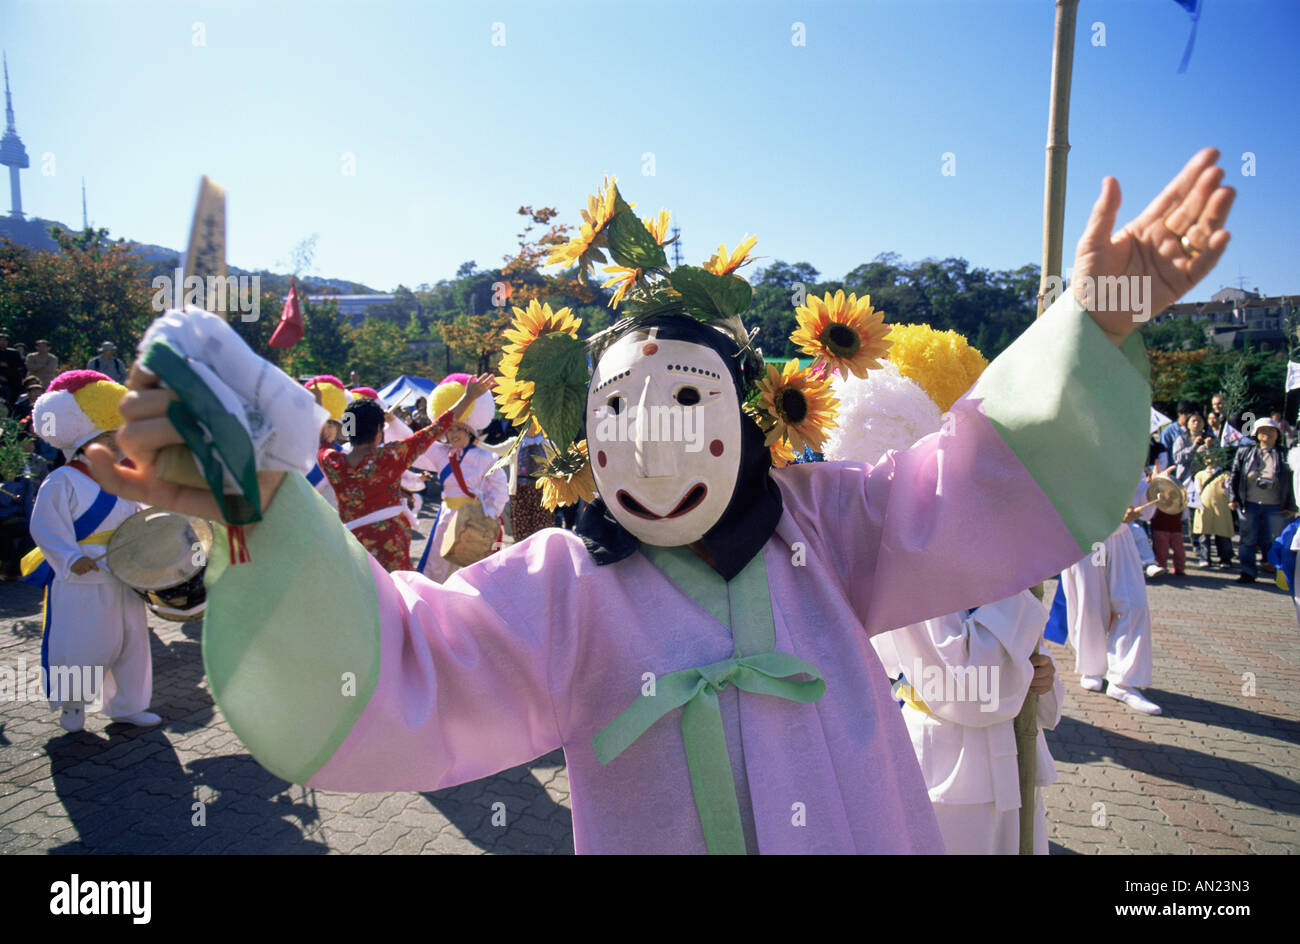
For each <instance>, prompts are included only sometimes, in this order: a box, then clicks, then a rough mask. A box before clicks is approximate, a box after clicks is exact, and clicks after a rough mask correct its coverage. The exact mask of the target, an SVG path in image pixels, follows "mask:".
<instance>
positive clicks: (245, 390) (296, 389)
mask: <svg viewBox="0 0 1300 944" xmlns="http://www.w3.org/2000/svg"><path fill="white" fill-rule="evenodd" d="M157 340H163V341H166V342H167V343H168V344H169V345H171V347H173V348H174V349H175V350H176V351H178V352H179V353H181V354H182V355H184V357H185V359H186V362H187V363H188V364H189V366H190V367H191V368H192V369H193V370H194V372H195V373H196V374H198V375H199V377H200V379H202V380H203V382H204V383H205V384H207V386H208V388H209V389H210V390H211V391H212V393H213V394H214V395H215V396H216V397H217V399H219V400H220V401H221V403H222V405H224V406H225V407H226V409H227V410H228V411H229V412H230V413H231V415H233V416H234V417H235V418H236V419H237V420H238V421H239V423H240V425H241V426H243V427H244V429H245V430H246V431H247V432H248V435H249V438H250V439H251V441H252V443H253V451H254V454H255V455H256V465H257V468H258V470H259V471H285V472H288V471H293V472H301V473H303V474H304V475H305V474H306V473H307V472H308V471H310V470H311V468H312V466H313V464H314V463H315V461H316V450H317V448H318V446H319V444H320V428H321V426H322V425H323V424H324V422H325V421H326V420H327V419H329V413H328V412H327V411H326V410H325V408H324V407H322V406H321V405H320V404H318V403H317V402H316V398H315V397H313V396H312V395H311V392H310V391H309V390H307V389H306V388H304V387H302V386H301V385H299V384H298V383H297V382H295V381H294V380H293V378H291V377H289V375H287V374H286V373H284V371H282V370H280V369H279V368H278V367H276V366H274V365H273V364H271V363H269V362H268V361H265V360H263V359H262V358H260V357H258V356H257V355H256V354H254V353H253V351H252V350H251V349H250V348H249V346H248V345H247V344H246V343H244V339H243V338H241V337H240V336H239V335H238V334H236V333H235V330H234V329H233V328H232V327H230V325H228V324H227V323H226V321H225V319H223V318H221V317H220V316H218V315H214V314H212V313H211V312H206V311H200V310H199V309H197V308H193V307H191V308H186V309H185V310H184V311H169V312H167V313H166V314H164V315H163V316H162V317H160V318H157V319H155V320H154V322H153V324H151V325H150V326H149V330H148V331H146V332H145V335H144V338H143V339H142V340H141V341H140V356H141V357H143V356H144V353H145V352H146V351H147V350H148V349H149V347H150V345H152V344H153V343H154V341H157ZM137 362H138V360H137ZM142 367H143V365H142ZM195 461H196V465H197V460H195ZM200 471H201V470H200ZM225 478H226V486H227V488H228V489H229V490H231V491H234V490H235V489H236V483H235V480H234V477H233V476H232V475H231V473H230V470H229V469H226V470H225Z"/></svg>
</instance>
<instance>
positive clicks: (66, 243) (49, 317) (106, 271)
mask: <svg viewBox="0 0 1300 944" xmlns="http://www.w3.org/2000/svg"><path fill="white" fill-rule="evenodd" d="M50 235H51V236H52V237H53V238H54V240H55V241H56V242H57V243H58V245H59V250H60V251H59V252H57V253H54V252H34V251H32V250H30V249H27V248H25V247H23V246H19V245H16V244H13V243H9V242H2V241H0V325H3V326H4V327H5V328H7V329H8V331H9V336H10V340H11V341H13V342H19V341H21V342H23V343H25V344H27V345H28V347H29V348H30V347H31V345H32V343H33V342H34V341H35V340H36V339H37V338H46V339H48V340H49V342H50V350H51V352H52V353H53V354H54V355H55V356H56V357H58V358H59V364H60V366H61V367H64V368H73V367H84V366H85V365H86V362H87V361H88V360H89V359H90V358H92V357H94V356H95V354H97V353H98V351H99V345H100V344H101V343H102V342H104V341H112V342H113V343H114V344H116V345H117V349H118V357H120V358H122V360H123V361H125V362H127V363H129V362H130V360H131V356H132V354H133V352H134V351H135V347H136V344H137V342H138V341H139V340H140V336H141V335H142V334H143V333H144V329H145V328H146V327H147V326H148V324H149V322H150V321H151V320H152V319H153V317H154V314H155V313H154V311H153V309H152V307H151V305H150V302H151V298H152V292H151V291H150V287H149V282H148V281H147V279H146V266H145V265H144V264H143V263H141V262H140V261H139V260H138V259H137V258H136V257H135V255H134V254H133V253H132V252H131V251H130V249H129V247H128V246H127V245H126V244H125V242H124V241H122V240H117V241H116V242H114V241H111V240H109V238H108V231H107V230H103V229H100V230H89V229H88V230H85V231H84V232H82V233H79V234H76V235H73V234H70V233H67V232H64V231H63V230H61V229H59V228H57V227H55V228H53V229H51V231H50Z"/></svg>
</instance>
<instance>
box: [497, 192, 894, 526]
mask: <svg viewBox="0 0 1300 944" xmlns="http://www.w3.org/2000/svg"><path fill="white" fill-rule="evenodd" d="M634 207H635V204H629V203H627V202H626V201H625V200H624V199H623V197H622V195H621V194H620V193H619V191H618V186H617V180H616V179H615V178H613V177H606V178H605V181H604V183H603V185H602V186H601V187H600V189H599V190H598V191H597V192H596V193H595V194H594V195H592V196H590V197H588V199H587V208H586V209H584V210H583V211H582V219H583V222H582V223H581V225H580V226H579V230H578V234H577V235H576V236H574V237H573V238H572V239H570V240H569V242H568V243H566V244H565V245H563V246H560V247H559V248H557V249H556V250H555V251H554V252H553V253H551V256H550V257H549V258H548V260H547V264H548V265H573V264H575V263H576V265H577V266H578V270H579V274H580V275H586V274H587V273H588V272H590V271H591V269H592V268H593V267H594V266H595V265H596V264H597V263H603V262H606V261H608V260H607V259H606V256H605V253H606V252H608V253H609V256H610V257H611V258H612V261H613V263H614V264H613V265H609V266H606V267H605V269H604V271H605V272H606V273H607V274H609V275H610V278H609V279H608V280H607V281H606V282H605V283H604V287H605V288H615V291H614V296H613V298H612V299H611V301H610V307H612V308H615V309H617V308H619V307H620V306H622V315H623V317H622V318H620V319H619V320H618V321H617V322H616V323H615V324H613V325H611V326H610V327H609V328H607V329H605V330H604V331H601V332H599V333H598V334H595V335H593V336H592V337H591V338H589V339H587V340H586V341H582V340H580V339H579V338H578V327H579V326H580V324H581V322H580V321H579V320H578V319H576V318H574V317H573V316H572V314H571V313H570V311H569V309H567V308H562V309H560V310H559V311H552V310H551V308H550V306H549V305H539V304H538V303H537V302H536V301H533V302H530V303H529V306H528V308H527V309H522V308H515V309H514V313H515V321H514V323H513V324H512V325H511V328H510V329H509V330H508V331H507V332H506V337H507V338H508V339H510V342H511V343H510V344H509V345H508V346H507V347H506V351H505V356H504V357H503V358H502V361H501V368H500V371H501V372H500V376H499V377H498V379H497V388H496V396H497V402H498V403H499V404H500V405H501V409H502V412H503V413H504V414H505V416H506V417H507V418H508V419H509V420H511V421H512V422H514V423H517V424H521V423H524V422H527V423H528V430H529V432H531V433H536V432H538V431H539V430H540V431H542V432H544V433H545V435H546V437H547V438H548V439H549V440H550V441H551V442H552V443H554V444H555V446H556V447H557V451H556V453H555V454H554V455H553V456H552V457H551V461H550V462H549V464H548V467H547V469H546V470H545V471H544V472H543V473H542V476H541V480H540V482H539V486H538V487H541V488H544V490H545V491H544V494H545V495H546V496H547V499H546V504H547V506H548V507H550V502H551V500H552V499H554V500H555V501H556V503H557V504H559V505H563V504H569V503H570V502H571V501H572V500H576V498H577V497H581V498H584V499H587V500H590V498H591V495H592V489H591V482H592V477H591V467H590V464H589V462H588V460H587V454H586V441H585V440H582V439H580V435H581V431H582V426H583V413H584V411H585V409H586V400H587V386H588V383H589V381H590V372H591V366H592V365H594V364H595V363H596V362H597V361H598V360H599V359H600V356H601V355H602V354H603V353H604V351H605V349H606V348H608V347H609V346H610V345H612V344H613V343H614V342H615V341H617V340H618V339H619V338H621V337H622V336H624V335H625V334H627V333H628V332H629V331H632V330H634V329H636V328H637V327H639V326H641V325H643V324H645V323H646V322H649V321H651V320H652V319H654V318H658V317H661V316H664V315H672V314H677V315H685V316H687V317H690V318H694V319H696V320H698V321H700V322H703V323H704V324H707V325H710V326H711V327H713V328H715V329H717V330H718V331H721V332H723V333H725V334H727V335H729V336H730V337H731V338H732V339H733V340H734V341H735V344H736V347H737V349H738V352H739V353H738V355H737V356H738V357H739V358H740V360H741V363H740V364H739V369H738V370H737V371H736V373H737V375H738V376H739V378H740V383H741V391H740V396H741V400H742V401H743V402H744V403H745V405H746V406H745V408H746V411H747V412H748V413H750V415H751V416H753V418H754V419H755V421H756V422H757V423H758V424H759V426H760V428H761V429H762V430H763V431H764V432H765V433H766V436H767V444H768V446H769V448H770V449H771V450H772V453H773V457H774V461H775V462H776V463H777V464H778V465H784V464H785V460H788V459H789V458H793V457H794V455H795V450H796V449H798V450H799V451H802V450H803V447H804V446H805V445H809V446H812V447H813V448H820V445H821V443H822V441H823V439H824V438H825V435H826V430H827V427H828V425H829V424H830V423H831V422H833V420H834V417H835V401H834V396H833V394H832V393H831V391H830V382H829V378H828V377H827V376H826V374H827V368H828V367H839V366H840V364H841V363H850V364H852V365H855V366H857V367H861V369H863V370H865V369H866V367H871V366H879V365H878V364H877V363H876V362H875V361H874V360H871V357H872V356H873V355H879V354H880V353H882V352H883V350H884V349H885V347H887V346H888V342H883V343H882V340H881V339H882V338H883V336H884V334H885V333H887V331H888V329H887V328H884V327H883V325H882V324H881V323H880V319H879V317H878V315H877V317H876V320H875V322H872V321H871V318H870V317H869V316H868V312H870V314H877V313H875V312H872V311H871V310H870V300H869V299H868V300H867V305H866V311H863V310H862V308H861V306H860V305H859V303H858V302H857V299H856V298H852V299H851V301H850V302H848V303H847V311H848V313H849V314H848V315H846V316H844V317H843V318H841V321H842V322H843V323H845V324H848V325H849V326H850V328H851V329H852V330H853V331H854V332H855V334H854V337H855V338H857V339H859V340H858V343H857V344H856V345H854V344H853V343H852V341H853V339H850V338H848V337H847V336H841V335H842V332H839V331H831V334H828V335H827V337H828V338H831V340H833V341H835V342H836V343H837V344H839V347H835V348H833V349H832V348H831V347H827V352H832V351H833V352H835V353H834V357H832V356H830V353H828V355H827V356H826V357H824V358H822V359H823V360H825V361H826V364H824V365H823V364H814V365H813V366H812V367H810V368H804V369H800V368H799V366H798V362H797V361H792V362H791V363H790V364H787V365H786V367H785V369H784V370H782V371H777V370H776V369H775V368H774V367H772V366H770V365H765V364H764V361H763V357H762V352H761V351H760V350H759V349H758V348H757V347H756V346H755V344H754V338H755V335H756V334H757V332H758V329H757V328H754V329H752V330H751V329H749V328H747V327H746V325H745V323H744V320H743V316H744V313H745V311H746V309H748V308H749V305H750V302H751V301H752V299H753V289H752V288H751V287H750V284H749V282H747V281H746V280H745V279H743V278H741V277H740V276H739V275H737V274H736V272H737V270H738V269H740V268H741V267H742V266H745V265H747V264H748V263H750V262H752V261H753V259H752V257H751V255H750V254H751V253H752V251H753V249H754V245H755V244H756V243H757V240H758V238H757V237H756V236H748V237H746V238H745V239H744V240H742V241H741V242H740V244H739V245H737V246H736V248H735V250H734V251H728V249H727V247H726V246H725V245H724V246H719V247H718V251H717V252H716V253H714V254H713V256H712V257H711V258H710V259H709V260H708V261H707V262H705V263H704V264H703V265H702V266H692V265H679V266H676V267H670V266H669V264H668V256H667V253H665V252H664V247H665V246H667V245H669V244H671V243H672V242H673V240H672V239H669V238H668V235H667V234H668V224H669V219H670V215H669V213H668V211H667V210H661V211H659V214H658V215H657V216H653V217H651V218H649V219H644V220H643V219H641V218H640V217H638V216H637V215H636V212H635V210H634ZM842 295H843V293H840V297H841V299H842ZM830 299H831V296H829V295H828V296H827V303H826V305H828V306H829V305H830ZM841 307H844V305H843V303H841ZM801 310H802V309H801ZM838 311H839V309H835V310H834V311H832V312H831V314H830V315H829V316H828V318H829V319H830V320H834V318H835V317H836V313H837V312H838ZM850 316H852V317H850ZM836 323H837V324H839V322H836ZM828 330H830V329H828ZM832 334H833V337H831V335H832ZM816 340H817V339H816V337H813V338H812V339H811V340H810V341H809V343H810V344H814V343H816ZM850 348H851V351H850V352H849V353H847V354H845V353H844V351H848V350H849V349H850ZM835 358H838V359H835ZM863 365H865V366H863ZM509 458H510V457H509V455H507V456H506V457H505V458H503V459H502V460H501V462H502V464H504V463H505V462H508V461H509Z"/></svg>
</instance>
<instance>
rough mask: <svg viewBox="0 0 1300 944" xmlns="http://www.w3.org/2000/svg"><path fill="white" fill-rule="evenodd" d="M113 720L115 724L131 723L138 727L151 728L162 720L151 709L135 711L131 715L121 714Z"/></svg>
mask: <svg viewBox="0 0 1300 944" xmlns="http://www.w3.org/2000/svg"><path fill="white" fill-rule="evenodd" d="M113 721H114V722H115V723H117V724H133V725H135V726H136V727H138V728H152V727H153V726H154V725H155V724H158V723H159V722H160V721H162V718H160V717H158V715H156V714H154V713H153V712H152V711H137V712H136V713H135V714H133V715H122V716H121V717H120V718H114V719H113Z"/></svg>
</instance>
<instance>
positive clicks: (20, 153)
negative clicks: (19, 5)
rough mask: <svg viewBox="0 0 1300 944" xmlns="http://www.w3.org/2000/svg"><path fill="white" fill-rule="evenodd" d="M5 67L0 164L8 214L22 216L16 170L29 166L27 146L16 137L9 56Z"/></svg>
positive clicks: (21, 194)
mask: <svg viewBox="0 0 1300 944" xmlns="http://www.w3.org/2000/svg"><path fill="white" fill-rule="evenodd" d="M4 69H5V133H4V137H3V138H0V164H3V165H4V166H5V167H8V168H9V215H10V216H15V217H17V218H18V219H20V220H21V219H22V218H23V192H22V188H21V186H20V185H19V183H18V172H19V171H20V170H26V169H27V168H28V167H30V166H31V162H30V161H29V160H28V159H27V148H25V147H23V142H22V141H20V140H19V139H18V129H17V128H15V127H14V100H13V96H12V95H11V94H10V93H9V57H8V56H7V55H6V56H5V57H4Z"/></svg>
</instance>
